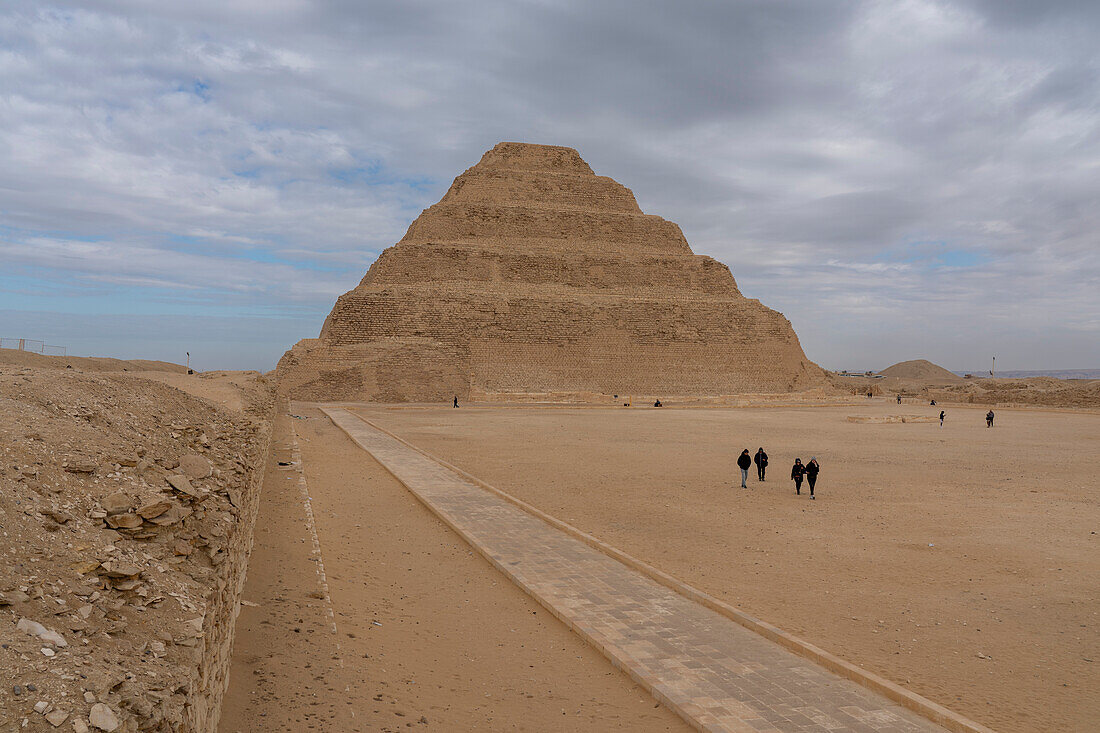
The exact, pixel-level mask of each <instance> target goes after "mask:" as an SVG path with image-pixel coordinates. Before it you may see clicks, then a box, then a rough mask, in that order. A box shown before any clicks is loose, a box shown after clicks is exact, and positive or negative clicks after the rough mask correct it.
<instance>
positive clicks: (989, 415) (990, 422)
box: [985, 410, 993, 428]
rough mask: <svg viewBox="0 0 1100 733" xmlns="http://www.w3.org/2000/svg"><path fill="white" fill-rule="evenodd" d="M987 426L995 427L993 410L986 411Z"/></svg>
mask: <svg viewBox="0 0 1100 733" xmlns="http://www.w3.org/2000/svg"><path fill="white" fill-rule="evenodd" d="M985 426H986V427H987V428H991V427H993V410H990V411H989V412H987V413H985Z"/></svg>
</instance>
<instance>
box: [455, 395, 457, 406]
mask: <svg viewBox="0 0 1100 733" xmlns="http://www.w3.org/2000/svg"><path fill="white" fill-rule="evenodd" d="M455 407H458V395H455Z"/></svg>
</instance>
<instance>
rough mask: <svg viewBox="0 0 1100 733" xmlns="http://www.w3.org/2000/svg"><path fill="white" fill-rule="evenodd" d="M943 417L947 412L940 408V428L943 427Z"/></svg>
mask: <svg viewBox="0 0 1100 733" xmlns="http://www.w3.org/2000/svg"><path fill="white" fill-rule="evenodd" d="M945 417H947V413H946V412H944V411H943V410H940V427H941V428H942V427H943V419H944V418H945Z"/></svg>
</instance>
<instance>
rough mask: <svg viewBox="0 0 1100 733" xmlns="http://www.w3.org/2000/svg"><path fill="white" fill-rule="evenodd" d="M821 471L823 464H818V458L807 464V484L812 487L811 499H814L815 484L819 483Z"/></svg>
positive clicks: (815, 457)
mask: <svg viewBox="0 0 1100 733" xmlns="http://www.w3.org/2000/svg"><path fill="white" fill-rule="evenodd" d="M820 470H821V464H819V463H818V462H817V456H814V457H813V458H811V459H810V462H809V463H807V464H806V483H808V484H809V485H810V498H811V499H813V498H814V484H816V483H817V472H818V471H820Z"/></svg>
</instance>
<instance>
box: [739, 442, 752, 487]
mask: <svg viewBox="0 0 1100 733" xmlns="http://www.w3.org/2000/svg"><path fill="white" fill-rule="evenodd" d="M751 465H752V456H750V455H749V449H748V448H746V449H745V450H743V451H741V455H739V456H738V457H737V467H738V468H740V469H741V488H742V489H747V488H749V484H748V480H749V466H751Z"/></svg>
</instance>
